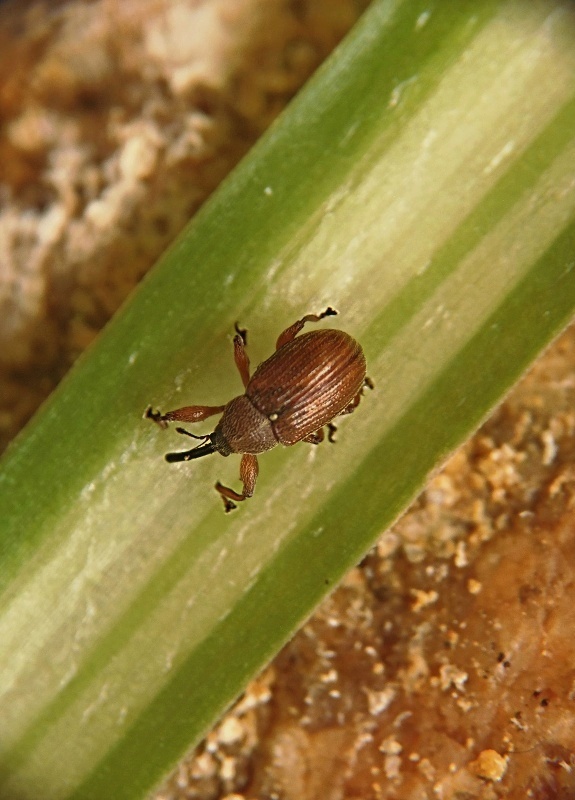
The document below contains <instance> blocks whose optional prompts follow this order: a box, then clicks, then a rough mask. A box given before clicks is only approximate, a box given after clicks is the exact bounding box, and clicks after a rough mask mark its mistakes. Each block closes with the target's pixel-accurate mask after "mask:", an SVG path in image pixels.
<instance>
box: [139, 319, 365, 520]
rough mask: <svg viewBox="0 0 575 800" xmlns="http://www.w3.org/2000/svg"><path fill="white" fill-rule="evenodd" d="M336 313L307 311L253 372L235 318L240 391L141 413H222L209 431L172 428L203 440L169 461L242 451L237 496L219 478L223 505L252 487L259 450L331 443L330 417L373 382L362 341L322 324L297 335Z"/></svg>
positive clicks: (349, 407) (184, 416)
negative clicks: (222, 400) (214, 401)
mask: <svg viewBox="0 0 575 800" xmlns="http://www.w3.org/2000/svg"><path fill="white" fill-rule="evenodd" d="M334 314H337V311H334V310H333V309H332V308H327V309H326V310H325V311H324V312H323V313H321V314H307V315H306V316H305V317H302V319H299V320H297V321H296V322H294V323H293V325H290V327H289V328H286V330H285V331H283V333H281V334H280V336H279V337H278V340H277V342H276V351H275V353H274V354H273V355H272V356H270V357H269V358H268V359H267V360H266V361H264V362H262V363H261V364H260V365H259V367H258V368H257V369H256V371H255V372H254V374H253V376H252V377H251V378H250V374H249V366H250V362H249V358H248V355H247V353H246V349H245V346H246V334H247V332H246V331H245V330H244V329H242V328H239V327H238V325H237V323H236V336H235V337H234V358H235V362H236V366H237V368H238V371H239V373H240V376H241V378H242V382H243V384H244V388H245V393H244V394H243V395H240V396H239V397H234V399H233V400H230V401H229V403H227V404H226V405H223V406H185V407H183V408H178V409H176V410H175V411H168V412H167V413H166V414H161V413H160V412H159V411H152V409H151V407H150V408H148V409H147V410H146V413H145V416H146V417H147V418H149V419H152V420H153V421H154V422H157V423H158V424H159V425H161V427H167V423H168V422H175V421H179V422H200V421H201V420H204V419H207V418H208V417H211V416H213V415H214V414H222V418H221V419H220V421H219V422H218V424H217V425H216V427H215V430H214V432H213V433H211V434H209V435H207V436H195V435H194V434H193V433H190V432H189V431H186V430H184V429H183V428H177V429H176V430H177V431H178V433H182V434H185V435H187V436H191V437H192V438H194V439H200V440H201V441H202V444H200V445H198V446H197V447H195V448H193V449H192V450H185V451H183V452H181V453H168V455H167V456H166V460H167V461H169V462H172V463H173V462H177V461H190V460H192V459H195V458H201V457H202V456H206V455H209V454H211V453H215V452H218V453H220V454H221V455H223V456H229V455H230V454H231V453H241V454H242V460H241V464H240V479H241V481H242V484H243V491H242V493H241V494H239V493H238V492H236V491H234V490H233V489H230V488H228V487H227V486H223V485H222V484H221V483H219V482H218V483H217V484H216V489H217V491H218V492H219V493H220V495H221V497H222V499H223V501H224V506H225V509H226V511H231V510H232V509H233V508H235V507H236V506H235V502H234V501H236V502H238V501H242V500H245V499H246V498H247V497H251V496H252V495H253V493H254V489H255V485H256V480H257V475H258V470H259V466H258V460H257V454H258V453H263V452H265V451H266V450H271V448H272V447H275V446H276V445H277V444H282V445H285V446H290V445H293V444H296V443H297V442H301V441H305V442H309V443H311V444H319V443H320V442H322V441H323V439H324V430H323V429H324V426H327V429H328V440H329V441H330V442H333V441H334V439H333V435H334V433H335V430H336V428H335V425H333V423H332V420H333V419H334V418H335V417H337V416H340V415H342V414H350V413H351V412H352V411H354V410H355V408H356V407H357V405H358V404H359V401H360V397H361V394H362V392H363V389H364V387H365V386H368V387H369V388H373V384H372V382H371V381H370V379H369V378H367V377H366V364H365V356H364V354H363V350H362V349H361V346H360V345H359V344H358V343H357V342H356V341H355V339H353V338H352V337H351V336H349V334H347V333H345V332H344V331H339V330H333V329H327V330H316V331H310V332H308V333H304V334H302V335H301V336H298V335H297V334H298V333H299V332H300V331H301V329H302V328H303V327H304V325H305V324H306V322H319V320H320V319H323V318H324V317H329V316H333V315H334Z"/></svg>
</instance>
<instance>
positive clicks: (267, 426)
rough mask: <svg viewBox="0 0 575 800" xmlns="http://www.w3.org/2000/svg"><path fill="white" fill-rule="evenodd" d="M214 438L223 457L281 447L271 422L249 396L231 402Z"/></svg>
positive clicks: (212, 438) (212, 439)
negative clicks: (277, 445)
mask: <svg viewBox="0 0 575 800" xmlns="http://www.w3.org/2000/svg"><path fill="white" fill-rule="evenodd" d="M210 439H211V441H212V442H213V444H214V445H215V447H216V450H217V451H218V452H219V453H221V454H222V455H223V456H229V455H230V453H263V452H264V451H265V450H271V449H272V447H275V446H276V444H278V440H277V439H276V437H275V436H274V432H273V428H272V425H271V422H270V421H269V419H268V418H267V417H265V416H264V415H263V414H261V413H260V412H259V411H258V410H257V409H256V408H255V406H254V405H253V404H252V403H251V402H250V400H249V398H247V397H246V396H245V395H241V396H240V397H234V399H233V400H230V402H229V403H228V404H227V406H226V407H225V409H224V413H223V415H222V418H221V419H220V421H219V422H218V424H217V425H216V429H215V431H214V432H213V433H212V434H211V436H210Z"/></svg>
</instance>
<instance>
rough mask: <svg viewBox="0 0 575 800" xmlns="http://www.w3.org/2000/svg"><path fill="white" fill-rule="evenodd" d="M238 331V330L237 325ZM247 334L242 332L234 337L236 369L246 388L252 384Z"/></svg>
mask: <svg viewBox="0 0 575 800" xmlns="http://www.w3.org/2000/svg"><path fill="white" fill-rule="evenodd" d="M236 330H238V328H237V324H236ZM245 334H246V331H240V332H239V333H237V334H236V335H235V336H234V359H235V362H236V367H237V368H238V372H239V373H240V377H241V379H242V383H243V384H244V388H245V387H246V386H247V385H248V383H249V382H250V360H249V358H248V354H247V353H246V337H245Z"/></svg>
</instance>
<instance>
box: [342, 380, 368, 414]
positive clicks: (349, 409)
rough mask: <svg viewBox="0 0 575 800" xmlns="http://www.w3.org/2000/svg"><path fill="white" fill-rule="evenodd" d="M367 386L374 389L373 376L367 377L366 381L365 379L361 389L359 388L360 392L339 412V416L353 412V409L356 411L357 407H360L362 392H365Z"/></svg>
mask: <svg viewBox="0 0 575 800" xmlns="http://www.w3.org/2000/svg"><path fill="white" fill-rule="evenodd" d="M366 387H367V388H368V389H373V381H372V380H371V378H365V379H364V381H363V385H362V387H361V389H360V390H359V392H358V393H357V394H356V396H355V397H354V398H353V400H352V401H351V403H350V404H349V405H348V406H346V407H345V408H344V409H343V411H340V412H339V414H338V416H340V417H342V416H343V415H344V414H351V413H352V412H353V411H355V409H356V408H357V407H358V405H359V401H360V400H361V396H362V394H363V390H364V389H365V388H366Z"/></svg>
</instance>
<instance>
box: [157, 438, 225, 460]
mask: <svg viewBox="0 0 575 800" xmlns="http://www.w3.org/2000/svg"><path fill="white" fill-rule="evenodd" d="M215 452H216V446H215V445H214V444H213V443H212V442H208V443H207V444H202V445H200V446H199V447H194V448H193V449H192V450H184V451H182V452H181V453H166V456H165V458H166V461H168V462H169V463H170V464H175V463H176V462H178V461H192V460H193V459H194V458H202V456H209V455H211V454H212V453H215Z"/></svg>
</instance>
